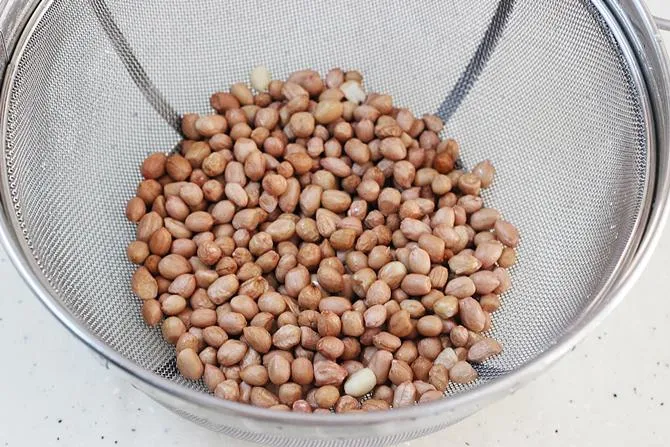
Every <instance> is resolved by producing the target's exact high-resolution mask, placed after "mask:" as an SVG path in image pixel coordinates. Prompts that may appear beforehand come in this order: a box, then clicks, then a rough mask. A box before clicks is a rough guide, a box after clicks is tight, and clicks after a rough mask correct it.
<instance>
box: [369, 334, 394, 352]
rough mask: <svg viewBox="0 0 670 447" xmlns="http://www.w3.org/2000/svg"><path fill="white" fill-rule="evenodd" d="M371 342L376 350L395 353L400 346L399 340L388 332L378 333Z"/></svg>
mask: <svg viewBox="0 0 670 447" xmlns="http://www.w3.org/2000/svg"><path fill="white" fill-rule="evenodd" d="M372 340H373V343H374V345H375V347H377V349H383V350H386V351H390V352H395V351H396V350H397V349H398V348H399V347H400V345H401V341H400V338H398V337H397V336H395V335H393V334H391V333H389V332H380V333H378V334H377V335H375V336H374V337H373V338H372Z"/></svg>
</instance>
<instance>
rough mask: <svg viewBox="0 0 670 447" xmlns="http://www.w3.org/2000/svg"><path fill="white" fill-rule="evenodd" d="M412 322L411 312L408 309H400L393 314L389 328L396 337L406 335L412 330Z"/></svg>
mask: <svg viewBox="0 0 670 447" xmlns="http://www.w3.org/2000/svg"><path fill="white" fill-rule="evenodd" d="M412 329H413V328H412V322H411V318H410V314H409V312H408V311H406V310H399V311H398V312H396V313H394V314H393V315H391V318H390V319H389V323H388V330H389V332H390V333H391V334H393V335H395V336H396V337H406V336H408V335H409V334H410V333H411V332H412Z"/></svg>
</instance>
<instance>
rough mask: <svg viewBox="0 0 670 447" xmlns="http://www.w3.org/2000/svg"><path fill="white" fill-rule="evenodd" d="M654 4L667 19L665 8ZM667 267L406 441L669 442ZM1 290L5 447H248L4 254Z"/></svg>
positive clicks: (655, 262) (657, 259)
mask: <svg viewBox="0 0 670 447" xmlns="http://www.w3.org/2000/svg"><path fill="white" fill-rule="evenodd" d="M649 6H650V8H651V9H652V11H654V12H655V13H656V14H658V15H664V16H666V17H670V4H669V3H668V2H667V0H652V1H650V2H649ZM667 38H669V39H670V35H668V36H667ZM669 265H670V229H669V230H667V231H666V232H665V234H664V236H663V238H662V240H661V243H660V245H659V247H658V248H657V250H656V252H655V255H654V257H653V258H652V260H651V263H650V265H649V267H648V268H647V270H646V271H645V272H644V274H643V275H642V277H641V278H640V280H639V281H638V283H637V284H636V285H635V286H634V288H633V289H632V290H631V292H630V293H629V294H628V297H627V299H626V300H625V301H624V302H623V304H622V305H621V306H619V307H618V308H617V309H616V310H615V311H614V312H613V313H612V314H611V315H610V316H609V317H608V318H607V320H606V321H605V323H604V324H602V325H601V326H600V327H599V328H598V329H597V330H596V331H595V332H593V333H592V334H591V335H590V336H588V337H587V339H586V340H585V341H584V342H583V343H582V344H580V345H579V346H577V348H576V349H574V350H573V351H572V352H570V353H569V354H568V355H567V356H566V357H565V358H564V359H563V360H562V361H561V362H559V363H558V364H557V365H556V366H555V367H553V368H552V369H551V370H550V371H549V372H547V373H546V374H544V375H543V376H541V377H540V378H539V379H538V380H536V381H535V382H533V383H532V384H530V385H528V386H526V387H524V388H522V389H521V390H519V391H518V392H517V393H516V394H514V395H511V396H509V397H507V398H506V399H503V400H502V401H499V402H497V403H495V404H493V405H491V406H489V407H487V408H486V409H484V410H483V411H481V412H479V413H478V414H476V415H474V416H472V417H470V418H468V419H466V420H465V421H463V422H461V423H459V424H457V425H455V426H453V427H451V428H449V429H448V430H446V431H443V432H440V433H437V434H434V435H432V436H429V437H427V438H423V439H421V440H417V441H414V442H411V443H407V445H408V446H410V447H423V446H433V445H438V444H442V445H443V444H444V443H445V442H448V443H449V444H448V445H450V446H472V447H486V446H494V445H501V446H511V445H514V446H517V447H524V446H537V445H542V446H544V447H554V446H561V447H563V446H601V445H608V446H628V445H640V446H667V445H668V444H670V425H669V424H668V420H670V347H669V346H670V299H668V296H667V288H666V285H667V284H670V270H669V269H668V266H669ZM0 284H2V285H3V297H2V303H3V305H2V312H0V339H1V340H2V346H3V349H2V357H1V358H2V361H1V362H0V447H2V446H12V447H16V446H28V445H40V446H43V447H47V446H87V447H92V446H115V445H119V446H144V445H162V446H192V445H197V446H203V447H204V446H219V445H227V446H232V445H235V446H237V445H239V446H247V445H250V444H247V443H242V442H236V441H233V440H231V439H229V438H226V437H223V436H221V435H217V434H215V433H211V432H209V431H207V430H205V429H203V428H200V427H198V426H195V425H193V424H191V423H190V422H187V421H184V420H182V419H180V418H179V417H178V416H176V415H174V414H172V413H171V412H169V411H167V410H165V409H163V408H162V407H160V406H159V405H157V404H155V403H154V402H153V401H152V400H151V399H149V398H148V397H146V396H145V395H144V394H142V393H141V392H139V391H137V390H136V389H134V388H132V387H131V386H130V385H129V384H128V383H126V382H125V381H124V380H122V379H120V378H118V377H117V376H114V375H111V374H110V373H109V372H108V371H107V370H105V369H104V368H103V367H102V366H101V365H100V364H99V363H98V362H97V360H95V359H94V357H93V356H92V355H91V354H90V353H89V351H88V350H87V349H86V348H84V346H83V345H82V344H81V343H79V342H78V341H76V340H75V339H74V338H73V337H72V336H71V335H70V334H69V333H68V332H66V331H65V330H64V329H63V327H62V326H61V325H60V324H59V323H57V322H56V320H55V319H54V318H53V317H52V316H51V315H50V314H49V313H48V312H47V311H46V309H45V308H44V307H43V306H42V305H41V304H39V302H38V301H37V299H36V298H34V297H33V296H32V294H31V293H30V292H29V291H28V289H27V287H26V286H25V285H24V284H23V282H22V280H21V279H20V278H19V276H18V274H17V273H16V271H15V270H14V268H13V267H12V265H11V263H10V262H9V261H8V260H7V257H6V256H5V254H4V252H2V251H1V249H0ZM194 441H195V442H194Z"/></svg>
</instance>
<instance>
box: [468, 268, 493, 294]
mask: <svg viewBox="0 0 670 447" xmlns="http://www.w3.org/2000/svg"><path fill="white" fill-rule="evenodd" d="M470 279H471V280H472V282H473V283H474V284H475V290H476V292H477V293H478V294H479V295H486V294H488V293H491V292H493V291H494V290H496V288H497V287H498V286H499V285H500V280H499V279H498V277H497V275H496V274H495V273H494V272H491V271H488V270H483V271H480V272H475V273H473V274H472V275H470Z"/></svg>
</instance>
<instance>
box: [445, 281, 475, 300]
mask: <svg viewBox="0 0 670 447" xmlns="http://www.w3.org/2000/svg"><path fill="white" fill-rule="evenodd" d="M475 290H476V287H475V283H474V282H472V280H471V279H470V278H468V277H466V276H461V277H459V278H454V279H452V280H451V281H449V282H448V283H447V286H446V288H445V289H444V293H445V295H453V296H455V297H456V298H467V297H470V296H472V295H474V294H475Z"/></svg>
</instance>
